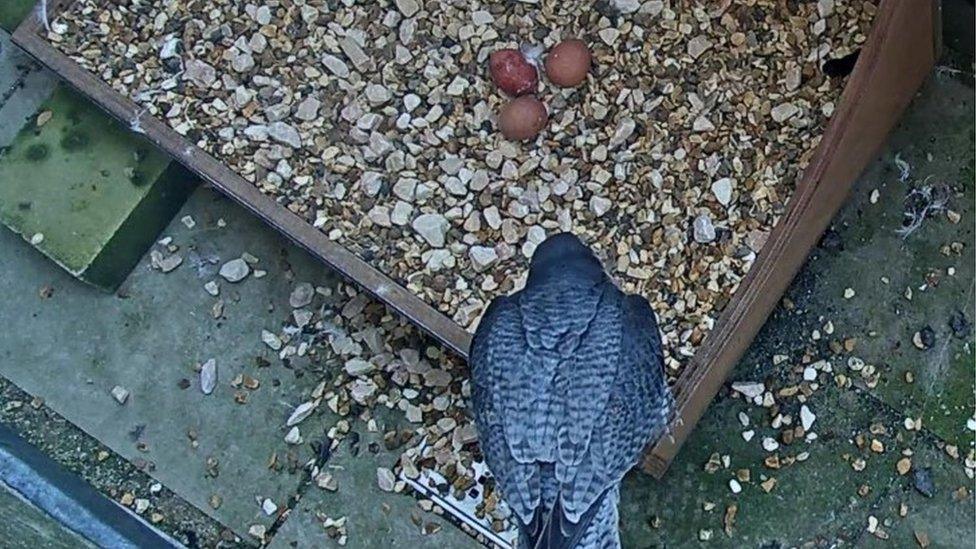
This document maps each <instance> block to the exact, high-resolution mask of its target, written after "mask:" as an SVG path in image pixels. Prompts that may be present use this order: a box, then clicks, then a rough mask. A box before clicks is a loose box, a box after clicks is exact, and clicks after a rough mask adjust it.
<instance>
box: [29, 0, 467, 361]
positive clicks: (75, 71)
mask: <svg viewBox="0 0 976 549" xmlns="http://www.w3.org/2000/svg"><path fill="white" fill-rule="evenodd" d="M69 1H70V0H53V1H49V2H48V13H49V14H50V16H51V17H52V18H53V17H54V14H56V13H58V12H59V11H60V8H61V6H63V5H67V2H69ZM41 30H42V23H41V22H40V20H39V19H38V16H37V14H36V13H35V14H34V15H32V16H29V17H28V18H27V19H26V20H25V21H24V22H22V23H21V24H20V26H19V27H17V30H16V31H15V32H14V35H13V41H14V43H15V44H17V45H18V46H19V47H21V48H23V49H24V50H25V51H26V52H27V53H28V54H30V55H31V56H33V57H34V58H36V59H37V60H38V61H40V62H41V63H43V64H44V65H46V66H47V67H48V68H50V69H51V70H52V71H53V72H54V73H56V74H57V75H58V76H60V77H61V78H62V79H64V80H65V81H67V82H68V83H69V84H71V85H72V86H73V87H75V88H76V89H77V90H78V91H80V92H81V93H83V94H84V95H86V96H88V97H89V98H91V99H92V100H93V101H94V102H95V103H96V104H98V105H99V106H100V107H101V108H102V109H104V110H105V111H107V112H108V113H109V114H111V115H112V116H113V117H115V118H117V119H119V120H120V121H122V122H123V123H124V124H126V125H130V124H131V123H132V121H133V120H135V119H136V118H138V120H139V124H140V126H141V128H142V131H143V133H144V134H145V136H146V137H147V138H148V139H149V140H150V141H151V142H153V143H154V144H155V145H156V146H158V147H159V148H161V149H163V150H164V151H166V152H167V153H169V154H170V155H172V156H173V158H174V159H176V160H178V161H179V162H181V163H182V164H183V165H184V166H186V167H187V168H188V169H190V170H192V171H193V172H195V173H196V174H198V175H200V176H201V177H202V178H203V179H204V180H206V181H208V182H209V183H211V184H212V185H213V186H214V187H216V188H217V189H219V190H220V191H221V192H222V193H223V194H225V195H227V196H229V197H230V198H231V199H233V200H235V201H236V202H238V203H239V204H241V205H243V206H244V207H245V208H247V209H248V210H250V211H251V212H253V213H254V214H255V215H257V216H258V217H259V218H261V219H262V220H263V221H264V222H265V223H267V224H268V225H271V226H272V227H274V228H275V229H277V230H278V231H279V232H281V233H282V234H284V235H285V236H287V237H288V238H289V239H290V240H292V241H293V242H294V243H295V244H297V245H298V246H300V247H302V248H304V249H305V250H307V251H308V252H309V253H311V254H312V255H313V256H315V257H317V258H319V259H321V260H322V261H324V262H325V263H326V264H328V265H329V266H330V267H332V268H333V269H335V270H336V271H338V272H339V273H340V274H341V275H342V276H344V277H346V278H347V279H349V280H351V281H352V282H355V283H356V284H357V285H359V286H361V287H362V288H363V289H365V290H366V291H367V292H369V293H370V294H371V295H373V296H374V297H376V298H377V299H379V300H380V301H382V302H384V303H386V304H387V305H388V306H390V307H391V308H392V309H394V310H396V311H397V312H398V313H400V314H402V315H403V316H405V317H406V318H407V319H409V320H410V321H411V322H413V323H414V324H416V325H417V326H419V327H420V328H421V329H423V330H424V331H426V332H427V333H429V334H431V335H432V336H433V337H434V338H436V339H437V340H438V341H440V342H441V343H443V344H444V345H446V346H447V347H449V348H450V349H452V350H453V351H454V352H456V353H459V354H460V355H462V356H464V357H465V358H467V353H468V347H469V346H470V343H471V334H469V333H468V332H467V331H466V330H465V329H464V328H462V327H461V326H460V325H458V324H457V323H456V322H454V321H453V320H451V319H450V318H448V317H446V316H445V315H443V314H441V313H440V312H438V311H437V310H435V309H434V308H433V307H431V306H430V305H428V304H427V303H426V302H425V301H423V300H422V299H421V298H419V297H417V296H415V295H414V294H412V293H410V292H409V291H408V290H407V289H406V288H404V287H403V286H401V285H400V284H398V283H396V282H395V281H393V280H392V279H391V278H389V277H388V276H387V275H385V274H383V273H381V272H380V271H378V270H377V269H375V268H374V267H372V266H371V265H369V264H368V263H366V262H365V261H363V260H362V259H360V258H359V257H358V256H356V255H355V254H354V253H352V252H351V251H349V250H348V249H346V248H345V247H343V246H340V245H338V244H336V243H334V242H332V241H331V240H329V238H328V237H327V236H326V235H325V234H323V233H322V232H321V231H319V230H318V229H316V228H315V227H313V226H312V224H311V223H310V222H308V221H306V220H304V219H302V218H301V217H299V216H298V215H296V214H294V213H292V212H291V211H289V210H288V209H287V208H285V207H284V206H282V205H280V204H278V203H277V202H275V201H274V200H273V199H272V198H270V197H268V196H267V195H264V194H262V193H261V192H260V191H259V190H258V189H257V187H256V186H254V185H253V184H251V183H249V182H247V181H246V180H245V179H244V178H243V177H241V176H240V175H238V174H237V173H235V172H234V171H232V170H231V169H230V168H228V167H226V166H225V165H224V164H223V163H221V162H219V161H218V160H217V159H215V158H214V157H213V156H211V155H210V154H208V153H207V152H205V151H204V150H202V149H200V148H199V147H197V146H196V145H194V144H193V143H191V142H190V141H189V140H188V139H186V138H185V137H183V136H181V135H180V134H178V133H176V132H175V131H174V130H173V129H171V128H170V127H169V126H167V125H166V124H165V123H164V122H161V121H159V120H156V119H155V118H153V117H150V116H147V117H142V115H141V112H140V111H141V109H140V107H139V106H138V105H137V104H136V103H135V102H133V101H132V100H130V99H128V98H127V97H125V96H123V95H122V94H121V93H119V92H117V91H116V90H114V89H112V88H111V87H110V86H109V85H108V84H106V83H105V82H103V81H102V80H101V79H99V78H98V77H96V76H95V75H93V74H91V73H90V72H88V71H87V70H85V69H83V68H82V67H81V66H79V65H78V64H77V63H75V62H74V61H73V60H71V59H70V58H69V57H68V56H67V55H64V54H63V53H61V52H60V51H58V50H57V49H56V48H54V47H53V46H52V45H51V44H49V43H48V41H47V40H46V39H45V38H44V37H42V36H41V35H40V31H41Z"/></svg>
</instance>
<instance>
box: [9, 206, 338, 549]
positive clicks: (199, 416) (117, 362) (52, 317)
mask: <svg viewBox="0 0 976 549" xmlns="http://www.w3.org/2000/svg"><path fill="white" fill-rule="evenodd" d="M180 215H181V216H185V215H191V216H192V217H193V218H194V219H195V220H196V226H195V228H194V229H193V230H190V229H187V228H186V227H185V226H184V225H183V223H182V222H181V221H180V220H179V219H177V220H175V221H174V222H173V224H172V225H171V227H170V228H169V229H168V230H167V231H165V234H167V235H169V236H172V237H173V242H174V243H176V244H178V245H179V246H180V250H179V251H178V252H177V253H179V254H181V255H182V256H183V257H184V263H183V264H182V265H181V266H180V267H178V268H177V269H176V270H175V271H173V272H171V273H169V274H166V275H164V274H161V273H159V272H158V271H153V270H152V269H151V268H150V266H149V260H148V258H145V259H144V260H143V261H142V262H141V263H140V264H139V265H138V266H137V267H136V269H135V271H134V272H133V274H132V275H130V277H129V278H128V280H127V281H126V283H125V285H124V287H123V288H122V289H121V290H120V292H119V295H107V294H104V293H102V292H99V291H96V290H94V289H90V288H87V287H85V286H84V285H81V284H80V283H78V282H77V281H74V280H72V279H71V278H70V277H68V276H67V275H65V274H64V273H62V272H59V271H58V270H56V269H53V268H52V265H50V264H49V262H46V261H45V260H43V258H41V257H40V256H39V254H37V253H36V252H35V251H34V250H32V249H31V248H30V247H28V246H25V245H23V244H22V243H17V242H16V239H15V237H14V236H13V235H12V234H10V233H9V232H7V231H4V232H3V233H2V234H0V238H2V241H0V242H2V244H0V250H3V252H2V253H3V263H4V265H5V268H4V269H3V270H2V272H0V295H3V296H5V299H4V300H3V301H2V303H0V324H3V325H6V326H9V327H11V329H7V330H3V331H2V332H0V375H3V376H4V377H6V378H8V379H10V380H12V381H14V382H15V383H16V384H17V385H19V386H20V387H22V388H24V389H25V390H27V391H28V392H29V393H31V394H33V395H38V396H41V397H42V398H44V400H45V402H46V403H47V404H48V405H49V406H50V407H51V408H52V409H54V410H55V411H57V412H59V413H61V414H62V415H64V416H65V417H67V418H69V419H70V420H71V421H73V422H74V423H76V424H77V425H79V426H80V427H82V428H83V429H85V430H86V431H87V432H89V433H91V434H92V435H94V436H95V437H97V438H98V439H99V440H101V441H103V442H104V443H105V444H107V445H108V446H109V447H111V448H112V449H113V450H115V451H116V452H118V453H119V454H121V455H123V456H125V457H126V458H128V459H130V460H140V461H146V460H148V461H151V462H152V464H153V466H154V470H153V471H151V474H152V475H153V476H154V477H156V478H157V479H159V480H160V481H161V482H163V483H164V484H165V485H166V486H167V487H169V488H171V489H173V490H174V491H176V492H177V493H179V494H180V495H182V496H183V497H185V498H186V499H187V500H189V501H190V502H192V503H193V504H195V505H196V506H198V507H199V508H201V509H203V510H205V511H207V512H208V513H209V514H211V515H212V516H213V517H215V518H216V519H218V520H220V521H221V522H222V523H224V524H226V525H227V526H229V527H231V528H233V529H234V530H235V531H237V532H238V533H240V534H242V535H246V532H247V530H248V527H249V526H250V525H252V524H263V525H265V526H266V527H269V528H270V526H271V525H272V523H273V522H274V517H269V516H265V514H264V513H263V512H262V511H261V508H260V501H259V499H256V498H260V499H263V498H270V499H271V500H272V501H274V502H276V503H277V504H278V505H282V504H284V503H285V502H286V501H287V499H288V497H289V496H291V495H292V494H294V493H295V492H296V490H297V487H298V484H299V481H300V479H301V476H300V475H299V474H297V473H294V472H289V471H288V469H289V467H288V463H289V459H288V456H289V453H294V457H293V459H292V461H293V462H294V463H303V461H304V459H305V458H307V457H308V454H309V450H308V448H307V447H306V446H302V447H294V448H289V447H288V445H286V444H285V443H284V442H283V440H282V437H283V436H284V431H283V430H282V426H283V424H284V421H285V419H286V418H287V417H288V415H289V413H290V412H291V410H292V408H293V407H294V406H295V405H297V404H299V403H300V402H302V400H301V399H302V398H306V397H307V395H308V393H309V392H310V390H311V388H313V387H314V386H315V384H316V383H318V378H317V377H316V376H303V374H304V370H303V369H302V368H299V367H297V366H296V367H295V368H294V369H291V370H289V369H285V368H282V367H281V366H280V362H279V361H277V360H274V361H272V363H273V364H277V365H278V366H275V367H273V368H262V367H260V366H259V364H260V363H259V362H258V360H259V359H260V358H263V357H265V356H267V357H269V358H273V357H271V354H272V351H271V350H270V349H268V348H267V347H266V346H264V345H263V344H262V343H261V340H260V334H261V330H262V329H263V328H268V327H273V326H270V325H269V324H267V323H268V322H272V319H273V318H275V316H274V315H273V314H271V313H270V311H271V310H273V309H279V310H284V308H285V307H287V301H288V295H289V292H290V287H289V286H290V285H289V283H288V278H286V277H291V276H292V273H294V276H301V279H302V280H309V281H312V282H317V283H328V282H329V281H330V280H331V277H332V275H331V274H330V273H329V271H327V270H325V269H324V268H322V267H321V266H320V265H319V264H317V263H316V262H314V261H313V260H312V259H311V258H310V257H309V256H307V255H305V254H296V253H295V249H294V248H292V247H290V246H288V245H287V244H285V243H284V242H283V241H282V240H281V238H280V237H279V236H278V235H276V234H274V233H272V232H271V231H269V230H267V229H266V228H265V227H264V226H263V225H260V224H259V223H258V222H257V220H255V219H253V218H252V217H250V216H249V215H248V214H247V213H246V212H244V211H243V210H242V209H240V208H237V207H236V206H233V205H231V204H229V203H228V202H227V201H225V200H223V199H220V198H218V197H217V196H216V195H215V194H213V193H212V192H210V191H201V192H199V193H197V194H196V195H195V196H194V198H193V200H192V201H191V202H190V203H189V204H188V205H187V206H186V208H184V210H183V211H182V212H181V214H180ZM220 218H224V219H225V220H226V223H227V226H226V227H225V228H219V227H218V226H217V222H218V219H220ZM244 252H249V253H251V254H253V255H255V256H257V257H258V258H260V259H261V261H262V263H260V264H258V265H256V268H262V269H267V270H268V272H269V274H268V275H267V277H265V278H262V279H254V278H253V277H249V278H248V279H247V280H245V281H244V282H242V283H240V284H237V285H231V284H229V283H226V282H223V281H222V280H221V281H220V285H221V295H220V298H215V297H212V296H210V295H209V294H208V293H207V292H205V291H204V289H203V285H204V283H205V282H207V281H209V280H219V277H218V276H217V274H216V272H217V269H218V268H219V266H220V263H221V262H222V261H227V260H230V259H232V258H235V257H239V256H240V255H241V254H242V253H244ZM291 256H293V257H291ZM42 286H47V287H50V288H51V289H52V290H53V295H52V296H51V297H50V298H49V299H43V298H41V297H39V295H38V291H39V288H40V287H42ZM218 299H220V300H222V301H223V303H224V311H223V314H222V316H221V318H220V319H219V320H215V319H214V318H213V317H212V316H211V311H212V307H213V306H214V304H215V302H217V301H218ZM211 357H215V358H217V360H218V369H219V382H218V385H217V388H216V390H215V391H214V393H213V394H212V395H209V396H206V395H203V394H202V393H201V391H200V389H199V382H198V376H197V374H196V372H195V371H194V365H196V364H198V363H202V362H204V361H206V360H207V359H209V358H211ZM242 373H247V374H249V375H251V376H253V377H255V378H257V379H259V380H260V381H261V386H260V387H259V388H258V389H257V390H254V391H247V390H245V389H240V391H241V392H244V393H248V395H247V403H246V404H238V403H237V402H236V401H235V394H236V393H237V392H238V389H235V388H234V387H232V386H231V385H230V384H231V382H232V380H233V379H234V378H235V377H236V376H237V375H238V374H242ZM183 379H186V380H188V381H189V382H190V386H189V387H188V388H186V389H180V387H179V384H180V383H181V380H183ZM116 385H119V386H122V387H124V388H126V389H127V390H128V391H130V396H129V399H128V401H127V402H126V404H125V405H124V406H120V405H119V404H118V403H116V401H115V400H113V398H112V396H111V395H110V391H111V389H112V388H113V387H114V386H116ZM309 423H310V426H309V428H311V427H312V425H311V423H312V422H311V421H309ZM303 427H305V426H304V424H303ZM190 430H193V431H194V432H195V436H196V438H197V440H198V444H199V446H198V447H196V448H194V447H193V446H192V445H191V440H190V438H189V437H188V431H190ZM313 436H314V431H310V432H309V433H308V434H306V438H309V439H311V438H312V437H313ZM143 445H144V446H143ZM275 454H277V459H278V463H279V464H280V469H281V471H273V470H269V469H268V463H269V460H270V459H271V458H272V456H273V455H275ZM210 457H212V458H215V459H216V460H217V462H218V464H219V475H218V476H216V477H214V476H213V475H212V474H211V475H208V474H207V465H206V461H207V458H210ZM212 495H218V496H219V497H220V498H221V499H222V503H221V505H220V506H219V508H218V509H213V508H212V507H211V504H210V498H211V496H212Z"/></svg>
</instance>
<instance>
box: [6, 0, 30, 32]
mask: <svg viewBox="0 0 976 549" xmlns="http://www.w3.org/2000/svg"><path fill="white" fill-rule="evenodd" d="M35 3H36V0H3V2H0V29H4V30H6V31H8V32H13V31H14V29H16V28H17V25H19V24H20V22H21V21H23V20H24V18H25V17H27V15H28V14H29V13H30V12H31V10H32V9H34V4H35Z"/></svg>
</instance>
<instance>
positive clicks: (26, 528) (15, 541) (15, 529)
mask: <svg viewBox="0 0 976 549" xmlns="http://www.w3.org/2000/svg"><path fill="white" fill-rule="evenodd" d="M0 539H2V540H4V541H3V546H4V547H6V548H9V549H37V548H38V547H44V548H45V549H47V548H50V549H74V548H79V547H94V545H92V544H90V543H88V541H87V540H85V539H84V538H82V537H79V536H78V535H77V534H75V533H74V532H72V531H71V530H68V529H66V528H65V527H64V526H62V525H61V523H59V522H58V521H56V520H54V519H53V518H51V517H50V516H49V515H48V514H47V513H45V512H44V511H42V510H41V509H38V508H37V507H35V506H34V505H32V504H31V503H30V502H28V501H25V500H24V499H23V498H21V497H19V496H18V495H17V494H16V493H14V492H12V491H11V490H10V489H9V488H7V486H6V485H5V484H3V483H0Z"/></svg>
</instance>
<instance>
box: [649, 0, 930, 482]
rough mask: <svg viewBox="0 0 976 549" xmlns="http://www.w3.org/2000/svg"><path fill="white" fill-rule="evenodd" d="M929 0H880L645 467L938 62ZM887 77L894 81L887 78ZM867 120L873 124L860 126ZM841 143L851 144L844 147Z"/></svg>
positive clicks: (736, 353) (656, 458)
mask: <svg viewBox="0 0 976 549" xmlns="http://www.w3.org/2000/svg"><path fill="white" fill-rule="evenodd" d="M930 4H933V6H931V7H930V6H925V5H924V4H922V3H921V2H919V3H915V2H901V1H898V0H885V1H884V2H883V3H882V5H881V7H880V9H879V12H878V15H877V16H876V19H875V22H874V25H873V27H872V30H871V34H870V36H869V38H868V42H867V44H866V46H865V47H864V49H863V50H862V52H861V55H860V58H859V59H858V62H857V65H856V66H855V68H854V72H853V73H852V75H851V78H850V81H849V82H848V84H847V86H846V87H845V89H844V91H843V93H842V94H841V99H840V101H839V105H838V108H837V112H836V114H835V115H834V117H833V118H832V119H831V121H830V122H829V124H828V126H827V129H826V131H825V132H824V137H823V139H822V140H821V143H820V144H819V145H818V147H817V150H816V152H815V154H814V156H813V159H812V160H811V163H810V164H809V165H808V166H807V168H806V169H805V170H804V172H803V174H802V175H801V178H800V180H799V183H798V185H797V191H796V193H795V194H794V196H793V198H792V199H791V200H790V203H789V206H788V210H787V213H786V215H785V216H784V217H783V218H782V219H781V220H780V222H779V223H777V225H776V226H775V227H774V228H773V231H772V233H771V234H770V237H769V240H768V241H767V243H766V245H765V246H764V247H763V249H762V251H761V252H760V254H759V256H758V258H757V260H756V263H755V264H754V265H753V267H752V268H751V269H750V270H749V272H748V273H747V275H746V277H745V278H744V279H743V281H742V283H741V285H740V287H739V289H738V290H737V291H736V292H735V294H734V295H733V297H732V299H731V301H730V303H729V305H728V306H727V307H726V309H725V311H724V312H723V314H722V315H720V317H719V319H718V321H717V322H716V327H715V329H714V330H713V331H712V333H710V334H709V336H708V338H707V339H706V341H705V344H704V345H703V346H702V347H701V349H700V350H699V352H698V354H696V356H695V358H694V359H692V362H691V363H690V364H689V365H688V367H687V368H686V370H685V372H683V374H682V376H681V377H680V378H679V379H678V382H677V385H676V394H677V398H676V400H677V407H678V411H677V417H678V418H679V421H676V422H675V424H674V425H673V429H672V433H671V435H672V436H671V437H670V439H669V438H664V439H662V440H660V441H658V442H657V443H656V444H655V445H653V447H652V448H651V449H650V451H649V452H647V453H646V454H645V458H644V462H643V464H642V465H643V468H644V470H645V471H647V472H649V473H651V474H652V475H654V476H656V477H660V476H662V475H663V474H664V472H665V471H666V470H667V467H668V466H669V465H670V463H671V460H672V459H674V457H675V455H676V454H677V452H678V449H679V448H680V446H681V444H682V443H683V442H684V441H685V439H686V438H687V437H688V435H689V434H690V432H691V429H692V427H693V426H694V425H695V423H697V422H698V420H699V419H700V418H701V416H702V415H703V414H704V412H705V410H706V408H707V407H708V404H709V403H710V402H711V401H712V399H713V398H714V397H715V395H716V394H717V393H718V390H719V389H720V388H721V386H722V384H723V383H724V382H725V379H726V378H727V376H728V374H729V373H730V371H731V369H732V367H733V366H734V365H735V364H736V363H737V362H738V361H739V359H740V358H741V357H742V355H743V354H744V353H745V351H746V349H747V347H748V345H749V343H750V342H751V341H752V339H753V338H754V337H755V336H756V334H757V333H758V332H759V330H760V328H761V327H762V325H763V323H764V322H765V319H766V317H768V315H769V314H770V313H771V312H772V310H773V308H774V307H775V306H776V303H777V302H778V301H779V298H780V296H781V295H782V293H783V292H784V291H785V290H786V288H787V286H788V285H789V283H790V281H791V280H792V279H793V277H794V276H795V275H796V273H797V271H799V269H800V267H801V266H802V265H803V262H804V261H805V258H806V256H807V255H808V253H809V250H810V249H811V248H812V247H813V246H814V245H815V244H816V242H817V240H818V239H819V237H820V235H821V234H822V233H823V231H824V230H825V229H826V228H827V226H828V225H829V223H830V221H831V219H832V218H833V217H834V215H835V214H836V213H837V211H838V210H839V209H840V206H841V205H842V204H843V201H844V198H846V196H847V194H848V192H849V191H850V188H851V187H852V186H853V184H854V182H855V181H856V179H857V177H858V176H859V174H860V173H861V172H862V171H863V170H864V168H865V167H866V166H867V165H868V163H869V162H871V160H873V158H874V156H875V155H876V154H877V151H878V149H880V147H881V146H882V145H883V144H884V141H885V138H886V136H887V134H888V133H889V132H890V130H891V128H892V127H894V125H895V123H896V121H897V119H898V117H899V116H900V115H901V113H902V112H903V110H904V109H905V107H907V106H908V103H909V102H910V100H911V98H912V97H913V96H914V94H915V92H916V90H918V88H919V87H920V86H921V84H922V82H924V79H925V76H926V75H927V74H928V72H929V71H930V69H931V67H932V66H933V65H934V63H935V57H934V49H933V47H932V44H933V43H936V44H937V42H935V41H934V38H933V36H932V33H933V24H934V22H932V23H933V24H929V25H926V24H924V20H922V21H920V20H919V18H924V17H931V16H932V15H933V14H938V13H939V9H938V5H937V4H938V2H936V1H935V0H930ZM913 47H915V48H917V49H916V50H915V51H916V52H919V53H918V54H917V55H915V56H912V55H904V53H905V50H906V49H912V48H913ZM936 48H937V46H936ZM924 52H932V54H929V55H926V54H925V53H924ZM896 69H897V70H896ZM894 73H897V75H898V76H897V77H895V76H893V74H894ZM881 80H885V81H884V82H881ZM889 80H893V81H894V82H893V83H894V84H897V85H895V86H889V85H888V84H890V83H892V82H888V81H889ZM879 90H880V91H879ZM879 93H881V94H884V95H886V97H885V99H886V101H884V100H882V101H877V97H875V96H877V95H879ZM867 110H871V111H872V112H876V113H877V114H878V117H877V118H876V119H874V120H872V121H871V122H870V124H866V123H865V120H864V119H863V118H864V117H863V113H864V112H865V111H867ZM859 115H862V116H859ZM865 126H870V127H868V128H867V129H866V130H865V129H864V127H865ZM864 134H866V135H864ZM842 147H848V148H856V149H857V151H856V152H847V151H846V150H843V149H842ZM842 152H843V154H841V153H842Z"/></svg>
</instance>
